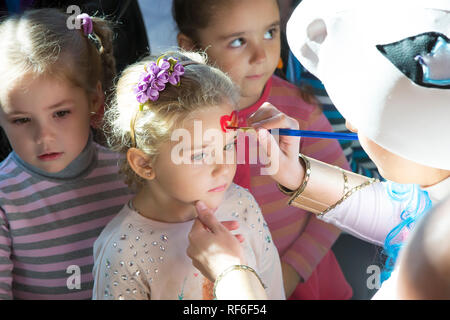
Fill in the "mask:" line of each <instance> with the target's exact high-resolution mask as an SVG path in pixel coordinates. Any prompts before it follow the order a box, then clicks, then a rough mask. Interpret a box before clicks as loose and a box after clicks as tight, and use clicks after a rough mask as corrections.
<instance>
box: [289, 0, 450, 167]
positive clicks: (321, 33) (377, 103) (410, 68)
mask: <svg viewBox="0 0 450 320" xmlns="http://www.w3.org/2000/svg"><path fill="white" fill-rule="evenodd" d="M287 36H288V41H289V45H290V47H291V50H292V52H293V53H294V54H295V55H296V56H297V58H298V59H299V61H300V62H301V63H302V64H303V65H304V66H305V67H306V68H307V69H308V70H309V71H310V72H312V73H313V74H315V75H316V76H317V77H318V78H319V79H321V80H322V82H323V83H324V86H325V88H326V90H327V92H328V94H329V96H330V98H331V99H332V101H333V102H334V104H335V105H336V107H337V108H338V110H339V111H340V112H341V113H342V114H343V116H344V117H345V118H346V119H347V120H348V121H350V122H351V123H352V124H353V125H354V126H355V127H356V128H357V129H358V131H359V133H361V134H362V135H364V136H366V137H368V138H369V139H371V140H372V141H374V142H375V143H377V144H378V145H380V146H381V147H383V148H384V149H386V150H388V151H390V152H393V153H395V154H397V155H400V156H402V157H404V158H406V159H408V160H411V161H415V162H417V163H419V164H422V165H428V166H431V167H434V168H439V169H445V170H450V148H447V147H446V146H445V145H444V144H443V141H448V140H450V126H448V120H449V119H450V108H449V101H450V90H449V89H450V80H449V79H450V63H449V61H450V47H449V37H450V2H449V1H447V0H429V1H421V0H396V1H389V0H380V1H362V0H342V1H333V0H303V1H302V2H301V4H300V5H299V6H298V7H297V8H296V9H295V11H294V13H293V15H292V16H291V19H290V21H289V22H288V27H287Z"/></svg>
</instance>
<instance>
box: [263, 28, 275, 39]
mask: <svg viewBox="0 0 450 320" xmlns="http://www.w3.org/2000/svg"><path fill="white" fill-rule="evenodd" d="M277 31H278V29H277V28H272V29H270V30H268V31H266V33H264V39H266V40H270V39H273V38H275V35H276V33H277Z"/></svg>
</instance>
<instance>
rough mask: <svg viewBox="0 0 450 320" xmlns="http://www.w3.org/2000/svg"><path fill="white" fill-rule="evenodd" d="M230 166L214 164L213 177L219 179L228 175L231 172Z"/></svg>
mask: <svg viewBox="0 0 450 320" xmlns="http://www.w3.org/2000/svg"><path fill="white" fill-rule="evenodd" d="M230 170H231V169H230V165H229V164H226V163H216V164H214V169H213V172H212V175H213V177H219V176H223V175H227V174H228V173H229V172H230Z"/></svg>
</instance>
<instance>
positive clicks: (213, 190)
mask: <svg viewBox="0 0 450 320" xmlns="http://www.w3.org/2000/svg"><path fill="white" fill-rule="evenodd" d="M226 187H227V184H226V183H224V184H223V185H221V186H219V187H217V188H214V189H211V190H208V192H221V191H224V190H225V188H226Z"/></svg>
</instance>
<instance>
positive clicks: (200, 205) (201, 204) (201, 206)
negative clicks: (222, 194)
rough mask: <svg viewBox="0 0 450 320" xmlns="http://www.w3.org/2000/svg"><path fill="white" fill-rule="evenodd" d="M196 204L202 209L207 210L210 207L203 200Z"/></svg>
mask: <svg viewBox="0 0 450 320" xmlns="http://www.w3.org/2000/svg"><path fill="white" fill-rule="evenodd" d="M195 206H196V207H197V209H198V210H201V211H205V210H206V209H208V207H207V206H206V205H205V204H204V203H203V202H201V201H197V203H196V204H195Z"/></svg>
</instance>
